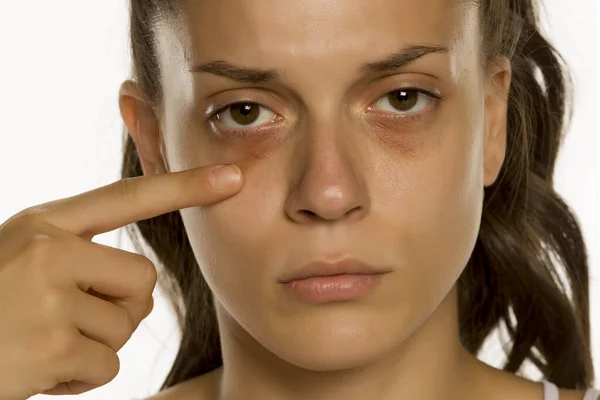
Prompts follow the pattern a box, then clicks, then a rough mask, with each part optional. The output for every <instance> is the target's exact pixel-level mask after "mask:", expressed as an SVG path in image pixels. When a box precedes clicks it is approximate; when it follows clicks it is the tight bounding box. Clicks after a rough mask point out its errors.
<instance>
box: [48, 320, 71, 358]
mask: <svg viewBox="0 0 600 400" xmlns="http://www.w3.org/2000/svg"><path fill="white" fill-rule="evenodd" d="M78 340H79V331H78V330H77V329H76V328H70V327H65V326H59V327H56V328H52V329H49V330H48V333H47V358H48V359H50V360H52V361H58V362H63V361H65V360H68V359H70V358H71V356H72V355H73V353H74V352H75V351H76V345H77V342H78Z"/></svg>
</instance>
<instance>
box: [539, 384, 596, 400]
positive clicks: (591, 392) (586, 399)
mask: <svg viewBox="0 0 600 400" xmlns="http://www.w3.org/2000/svg"><path fill="white" fill-rule="evenodd" d="M542 383H543V384H544V399H543V400H560V399H559V393H558V387H557V386H556V385H555V384H554V383H552V382H548V381H545V380H544V381H542ZM599 396H600V390H598V389H594V388H590V389H588V390H586V392H585V395H584V396H583V399H582V400H598V399H599V398H600V397H599Z"/></svg>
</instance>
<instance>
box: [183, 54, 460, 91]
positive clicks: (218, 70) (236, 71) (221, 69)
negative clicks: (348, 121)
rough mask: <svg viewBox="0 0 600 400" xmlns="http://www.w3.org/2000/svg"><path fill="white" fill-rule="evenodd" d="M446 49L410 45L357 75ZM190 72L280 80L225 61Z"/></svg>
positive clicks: (254, 80)
mask: <svg viewBox="0 0 600 400" xmlns="http://www.w3.org/2000/svg"><path fill="white" fill-rule="evenodd" d="M448 51H449V49H448V47H444V46H437V45H412V46H408V47H406V48H404V49H402V50H401V51H399V52H396V53H392V54H390V55H389V56H387V57H385V58H383V59H381V60H377V61H372V62H368V63H365V64H363V65H362V66H360V68H359V69H358V72H359V74H361V75H363V76H366V75H372V74H377V73H384V72H389V71H393V70H397V69H400V68H402V67H405V66H406V65H408V64H410V63H412V62H414V61H416V60H417V59H419V58H421V57H423V56H425V55H427V54H434V53H445V52H448ZM190 72H193V73H196V72H206V73H210V74H214V75H217V76H221V77H224V78H228V79H231V80H234V81H237V82H242V83H253V84H259V83H269V82H273V81H280V80H282V78H281V74H280V73H279V72H278V71H277V70H275V69H262V68H252V67H244V66H240V65H236V64H232V63H230V62H227V61H210V62H207V63H203V64H199V65H194V66H193V67H192V68H190Z"/></svg>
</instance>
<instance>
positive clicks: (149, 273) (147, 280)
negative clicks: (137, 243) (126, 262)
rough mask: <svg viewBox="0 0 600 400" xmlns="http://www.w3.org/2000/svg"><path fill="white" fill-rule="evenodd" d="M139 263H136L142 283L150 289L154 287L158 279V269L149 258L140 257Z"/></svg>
mask: <svg viewBox="0 0 600 400" xmlns="http://www.w3.org/2000/svg"><path fill="white" fill-rule="evenodd" d="M137 259H138V262H137V263H136V265H137V268H138V270H139V273H140V276H141V282H142V283H143V284H144V285H147V286H148V287H154V285H156V281H157V279H158V274H157V272H156V267H155V266H154V263H153V262H152V261H150V259H149V258H147V257H144V256H142V255H138V257H137Z"/></svg>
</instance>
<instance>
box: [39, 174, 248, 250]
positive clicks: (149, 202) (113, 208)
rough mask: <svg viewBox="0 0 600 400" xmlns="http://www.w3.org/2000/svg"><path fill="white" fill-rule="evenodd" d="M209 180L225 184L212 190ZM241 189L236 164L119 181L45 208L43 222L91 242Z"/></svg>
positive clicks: (208, 202)
mask: <svg viewBox="0 0 600 400" xmlns="http://www.w3.org/2000/svg"><path fill="white" fill-rule="evenodd" d="M230 168H231V169H230ZM213 171H214V172H215V174H213ZM217 171H218V172H217ZM227 172H230V174H227ZM211 182H220V183H227V182H228V183H229V186H224V188H223V187H221V189H215V187H213V185H212V184H211ZM241 186H242V176H241V171H240V169H239V167H237V166H235V165H230V166H227V168H226V167H222V168H220V166H217V167H215V166H209V167H200V168H195V169H191V170H185V171H181V172H173V173H166V174H159V175H151V176H141V177H136V178H129V179H122V180H120V181H117V182H115V183H112V184H109V185H107V186H103V187H101V188H98V189H95V190H92V191H89V192H85V193H82V194H79V195H76V196H73V197H69V198H66V199H62V200H59V201H56V202H52V203H49V204H46V205H45V207H44V210H45V211H44V212H43V215H44V219H45V220H46V221H47V222H49V223H51V224H53V225H55V226H57V227H59V228H61V229H64V230H67V231H69V232H71V233H74V234H76V235H79V236H82V237H85V238H87V239H90V238H92V237H93V236H95V235H98V234H101V233H105V232H110V231H112V230H115V229H118V228H120V227H123V226H125V225H128V224H131V223H134V222H136V221H141V220H145V219H149V218H153V217H156V216H158V215H162V214H166V213H168V212H172V211H176V210H181V209H184V208H188V207H194V206H206V205H210V204H213V203H216V202H218V201H221V200H224V199H225V198H228V197H230V196H232V195H233V194H235V193H237V192H238V191H239V190H240V189H241Z"/></svg>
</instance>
